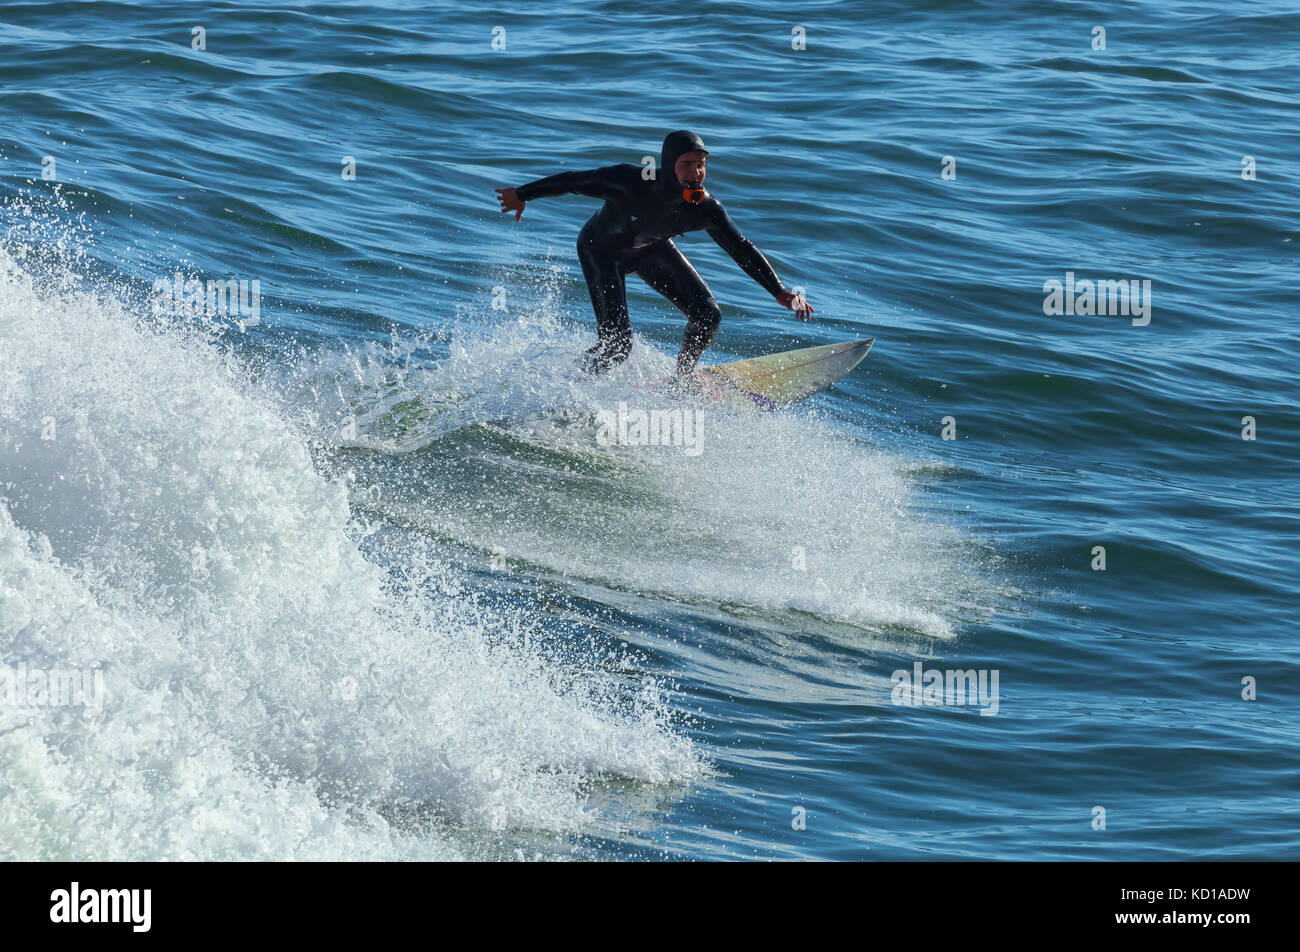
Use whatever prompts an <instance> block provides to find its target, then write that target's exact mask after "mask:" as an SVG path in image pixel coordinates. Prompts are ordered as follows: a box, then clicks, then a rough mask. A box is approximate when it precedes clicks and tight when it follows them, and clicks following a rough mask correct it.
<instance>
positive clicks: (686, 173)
mask: <svg viewBox="0 0 1300 952" xmlns="http://www.w3.org/2000/svg"><path fill="white" fill-rule="evenodd" d="M708 161H709V156H708V153H706V152H700V151H698V150H696V151H695V152H683V153H682V154H681V155H680V156H679V157H678V159H677V164H676V165H674V166H673V172H675V173H676V175H677V181H678V182H679V183H681V185H682V187H683V188H699V187H700V186H701V185H703V184H704V173H705V166H706V165H707V164H708Z"/></svg>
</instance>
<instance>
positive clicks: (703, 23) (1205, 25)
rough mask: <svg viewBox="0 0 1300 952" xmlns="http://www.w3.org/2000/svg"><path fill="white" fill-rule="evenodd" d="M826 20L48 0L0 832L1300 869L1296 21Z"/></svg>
mask: <svg viewBox="0 0 1300 952" xmlns="http://www.w3.org/2000/svg"><path fill="white" fill-rule="evenodd" d="M791 11H792V8H790V7H789V6H787V5H783V4H777V3H771V2H767V0H758V2H747V3H738V2H735V3H733V2H720V3H710V4H707V5H700V4H696V3H686V2H678V0H664V2H659V3H656V4H653V5H650V6H647V5H645V4H639V3H631V2H627V0H608V2H597V3H568V2H534V3H528V4H522V3H521V4H512V5H508V6H501V5H498V6H493V7H484V8H476V7H475V6H474V5H469V6H465V5H461V4H451V3H443V2H429V3H414V2H379V3H371V4H365V5H354V4H347V3H319V2H286V0H274V2H267V3H256V2H224V3H217V4H199V3H170V4H166V5H157V4H147V3H140V4H135V3H121V2H113V3H109V2H76V3H73V2H62V0H56V2H40V3H36V2H15V0H3V2H0V702H3V703H0V858H4V859H11V860H14V859H17V860H34V859H39V860H66V859H77V860H89V859H96V860H111V859H128V860H137V859H138V860H152V859H208V860H227V859H229V860H234V859H272V860H287V859H381V860H386V859H505V860H514V859H526V860H532V859H607V860H625V859H660V858H662V859H677V860H710V859H763V860H770V859H819V860H850V859H852V860H897V859H906V860H920V859H999V860H1042V859H1052V860H1056V859H1085V860H1187V859H1297V858H1300V782H1298V779H1297V778H1300V753H1298V748H1297V745H1298V744H1300V717H1298V715H1297V711H1298V709H1300V647H1297V630H1298V628H1300V610H1298V609H1300V605H1298V599H1297V581H1298V580H1300V545H1297V537H1298V536H1300V491H1298V490H1300V478H1298V477H1300V409H1298V404H1300V385H1298V384H1297V380H1296V367H1297V366H1298V365H1300V332H1298V331H1297V320H1296V302H1297V277H1296V274H1297V270H1296V255H1297V250H1298V249H1297V244H1298V243H1297V242H1295V240H1294V239H1295V237H1296V235H1297V224H1296V215H1297V209H1298V208H1300V202H1298V198H1300V165H1298V164H1297V163H1298V156H1297V148H1296V142H1297V140H1296V137H1295V133H1296V119H1297V116H1298V115H1300V111H1298V110H1297V101H1296V91H1297V89H1298V88H1300V44H1297V43H1296V42H1295V39H1296V37H1300V9H1298V8H1297V7H1296V5H1295V4H1294V3H1285V2H1275V0H1261V2H1256V3H1251V4H1246V5H1225V4H1222V3H1205V2H1183V0H1172V2H1161V3H1154V2H1126V3H1120V4H1093V3H1085V2H1063V3H1053V4H1040V3H1028V2H978V0H938V2H920V3H915V2H884V3H873V4H845V3H825V2H823V3H812V4H802V5H800V6H799V8H798V13H797V15H796V14H793V13H792V12H791ZM794 17H797V18H794ZM674 129H690V130H693V131H695V132H697V133H699V134H700V135H701V136H702V137H703V138H704V140H705V142H706V143H707V144H708V146H709V149H710V156H709V170H708V179H707V183H706V184H707V187H708V189H709V190H710V192H712V193H713V194H714V195H715V196H717V197H718V198H719V199H720V200H721V201H722V202H723V203H724V204H725V206H726V208H727V210H728V212H729V214H730V216H731V218H732V219H733V220H734V221H735V222H736V224H737V226H738V227H739V228H740V229H741V231H743V232H744V233H745V235H746V236H747V237H748V238H750V239H751V240H752V241H753V242H754V243H755V244H756V245H757V246H758V248H759V249H761V250H762V251H763V253H764V254H766V255H767V257H768V258H769V259H770V260H771V262H772V264H773V266H774V267H775V269H776V271H777V273H778V274H779V275H780V276H781V278H782V280H784V281H785V283H786V284H787V286H789V287H792V288H800V289H803V290H804V292H805V293H806V294H807V297H808V300H809V301H810V302H811V303H812V305H813V306H814V307H815V308H816V314H815V315H814V319H813V320H812V321H811V322H808V323H802V322H799V321H796V320H795V319H794V317H793V315H792V314H791V313H790V312H788V311H784V310H782V308H781V307H780V306H778V305H777V304H776V303H775V302H774V301H773V300H772V298H771V297H770V296H769V295H767V294H766V292H764V291H763V290H762V289H761V288H760V287H759V286H758V285H757V284H755V283H754V282H753V281H752V280H751V279H750V278H748V277H747V276H746V275H745V274H744V273H742V272H741V271H740V269H739V268H738V267H736V265H735V263H734V262H733V261H731V259H729V258H728V257H727V256H726V255H725V254H724V253H723V252H722V251H721V249H720V248H718V247H717V246H716V245H715V244H714V243H713V242H712V241H710V240H709V238H708V237H707V236H706V235H705V234H704V233H702V232H697V233H692V234H688V235H685V236H683V237H682V238H680V239H678V241H677V244H678V247H679V248H680V249H681V250H682V251H683V252H684V253H685V254H686V255H687V257H688V258H689V259H690V260H691V262H692V263H693V264H694V265H695V267H696V268H697V269H698V270H699V272H700V274H701V275H702V276H703V278H704V279H705V280H706V281H707V282H708V284H709V286H710V287H711V289H712V291H713V293H714V295H715V297H716V299H717V301H718V303H719V305H720V307H721V309H722V314H723V320H722V324H721V328H720V330H719V332H718V335H717V337H716V338H715V340H714V341H713V344H712V346H711V347H710V349H709V351H708V352H707V353H706V355H705V363H711V362H718V361H724V360H733V359H740V358H745V357H752V356H757V355H762V354H769V353H775V352H779V351H785V350H791V349H795V348H799V347H806V346H813V345H817V344H826V343H832V342H836V341H846V340H852V339H856V338H862V337H874V338H875V339H876V343H875V346H874V348H873V350H872V352H871V354H870V355H869V357H868V358H867V360H866V361H865V362H864V363H863V364H862V365H861V366H860V367H859V368H858V369H857V370H855V371H854V372H853V373H851V374H850V375H848V376H846V377H845V378H843V379H842V380H840V381H839V382H838V383H837V384H836V385H835V386H834V387H832V388H831V389H829V390H827V391H825V392H823V393H820V394H818V395H816V396H815V397H813V398H812V399H810V400H808V401H806V402H805V403H802V404H800V405H798V406H796V407H793V408H791V409H789V410H785V411H781V412H778V413H772V414H758V413H741V412H731V411H718V410H715V409H710V408H705V410H703V411H701V416H700V419H702V420H703V424H702V426H703V429H702V430H701V432H700V434H699V443H698V446H697V449H698V452H694V453H692V452H686V451H685V450H684V447H682V446H680V445H673V444H670V445H651V444H639V445H633V444H632V443H630V442H622V443H618V444H616V445H607V443H608V441H601V440H598V439H597V438H596V437H597V434H598V426H597V423H596V420H597V418H598V415H599V414H601V413H602V412H617V411H618V410H619V408H620V404H628V403H629V402H631V405H632V406H633V407H636V406H639V405H640V404H637V403H636V401H638V400H641V401H642V402H644V401H645V400H646V399H647V398H646V396H645V391H643V390H640V389H638V388H636V387H635V386H634V384H635V383H636V382H637V381H640V380H643V379H645V378H651V377H662V376H664V375H666V374H668V373H670V372H671V368H672V366H673V359H674V355H675V353H676V349H677V346H678V343H679V341H680V339H681V334H682V330H683V326H684V322H683V318H682V316H681V314H680V313H678V312H677V311H676V310H675V309H674V308H673V306H672V305H671V304H669V303H668V302H667V301H666V300H664V299H663V298H661V297H659V296H658V295H656V294H655V293H654V292H653V291H651V290H650V289H649V288H648V287H646V286H645V285H644V284H643V283H641V282H640V281H639V280H638V279H636V278H629V280H628V294H629V306H630V311H631V316H632V323H633V328H634V330H635V333H636V343H635V346H634V349H633V352H632V355H631V357H630V359H629V360H628V361H627V363H625V364H624V365H622V366H620V367H619V368H618V369H617V370H616V371H614V372H613V373H611V374H609V375H607V376H605V377H601V378H589V377H586V376H585V375H583V374H581V373H580V372H579V371H578V370H577V368H576V361H577V358H578V356H579V355H580V353H581V351H583V350H584V349H585V348H587V347H589V346H591V345H592V344H593V343H594V341H595V328H594V322H593V318H592V309H591V302H590V300H589V297H588V292H587V289H586V286H585V284H584V282H583V279H582V272H581V270H580V268H579V266H578V261H577V256H576V250H575V243H576V237H577V232H578V229H579V228H580V227H581V225H582V224H583V222H584V221H585V220H586V219H587V218H588V217H590V216H591V214H592V213H593V212H595V211H596V208H597V207H598V203H597V202H595V201H593V200H592V199H589V198H585V197H582V196H576V195H571V196H565V197H561V198H551V199H539V200H535V201H532V202H529V203H528V207H527V208H526V210H525V212H524V215H523V218H522V220H521V221H520V222H518V223H516V222H515V221H514V220H513V216H505V215H502V214H501V212H500V210H499V209H498V207H497V201H496V197H495V194H494V191H493V190H494V188H498V187H507V186H518V185H522V184H524V183H526V182H529V181H532V180H534V179H537V178H541V177H542V176H545V175H549V174H553V173H555V172H559V171H565V170H580V169H591V168H597V167H600V166H606V165H611V164H614V163H619V162H630V163H634V164H641V163H642V162H643V158H644V157H645V156H652V157H654V156H658V154H659V145H660V142H661V141H662V139H663V137H664V135H665V134H666V133H668V132H669V131H672V130H674ZM195 282H197V285H196V284H195ZM217 282H220V283H221V289H220V290H221V295H220V296H218V295H215V294H214V296H213V297H212V298H211V301H212V302H213V303H212V306H208V299H207V298H206V297H203V296H202V295H205V294H206V292H207V290H208V288H209V286H210V283H217ZM195 286H197V287H198V288H199V289H200V291H201V292H202V295H201V296H200V297H195V296H194V295H193V294H190V293H189V292H188V291H187V289H189V288H193V287H195ZM196 300H199V301H201V302H202V304H201V306H198V307H195V306H192V305H193V304H194V302H195V301H196ZM1058 305H1059V306H1058ZM1121 305H1122V308H1121ZM58 678H64V679H65V680H66V679H71V680H69V681H67V683H68V684H72V685H73V686H75V687H78V688H79V689H80V690H79V691H76V692H71V693H70V692H69V691H68V690H64V691H63V692H62V693H60V694H56V693H55V692H54V691H53V690H52V688H53V686H54V684H55V681H56V680H57V679H58ZM65 687H66V684H65ZM968 687H969V688H970V691H969V692H968V691H967V690H966V688H968Z"/></svg>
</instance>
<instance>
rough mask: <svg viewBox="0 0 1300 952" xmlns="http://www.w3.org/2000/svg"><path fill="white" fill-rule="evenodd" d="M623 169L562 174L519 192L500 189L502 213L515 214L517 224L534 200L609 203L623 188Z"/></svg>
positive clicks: (617, 167) (540, 180)
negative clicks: (556, 198) (567, 198)
mask: <svg viewBox="0 0 1300 952" xmlns="http://www.w3.org/2000/svg"><path fill="white" fill-rule="evenodd" d="M622 170H623V167H622V166H618V165H607V166H605V167H604V168H600V169H588V170H587V171H585V172H560V173H559V174H558V175H548V176H547V177H546V178H541V179H538V180H537V181H535V182H529V183H528V184H527V185H520V186H519V187H518V188H499V189H497V190H496V193H497V198H498V199H499V200H500V202H501V210H502V211H503V212H506V213H510V212H514V213H515V221H519V219H520V218H521V217H522V216H523V214H524V205H526V204H527V203H528V202H531V201H532V200H533V199H534V198H551V197H552V196H555V195H586V196H587V197H588V198H599V199H603V200H605V201H608V200H609V199H611V198H614V197H616V195H618V193H619V191H620V189H621V186H622V177H621V176H620V172H622Z"/></svg>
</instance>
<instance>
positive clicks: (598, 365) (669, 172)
mask: <svg viewBox="0 0 1300 952" xmlns="http://www.w3.org/2000/svg"><path fill="white" fill-rule="evenodd" d="M695 150H699V151H701V152H707V150H706V149H705V148H704V143H703V142H702V141H700V138H699V136H697V135H695V134H694V133H691V132H685V131H680V132H673V133H670V134H669V135H668V137H667V138H666V139H664V144H663V150H662V152H661V154H660V159H661V161H660V166H659V169H658V171H657V173H656V178H655V179H650V180H647V179H645V178H643V177H642V174H641V167H640V166H638V165H610V166H606V167H605V168H600V169H592V170H591V171H588V172H561V173H560V174H559V175H552V176H549V177H547V178H544V179H539V180H537V181H536V182H529V183H528V184H527V185H523V186H521V187H519V188H517V189H515V194H517V195H518V196H519V199H520V200H521V201H525V202H528V201H532V200H533V199H535V198H547V197H549V196H552V195H564V194H568V193H573V194H577V195H587V196H589V197H591V198H599V199H603V200H604V202H605V204H604V205H602V206H601V208H600V210H599V211H597V212H596V214H594V215H592V216H591V219H590V220H589V221H588V222H587V223H586V224H585V225H584V226H583V227H582V231H581V232H580V233H579V234H578V260H579V261H580V262H582V273H583V275H584V276H585V277H586V279H587V287H588V289H589V290H590V291H591V304H592V307H593V308H595V311H596V331H597V333H598V335H599V337H600V342H599V343H598V344H597V345H596V346H595V347H593V348H592V349H591V350H589V351H588V352H587V353H588V355H589V356H588V361H587V366H588V368H589V369H591V370H593V371H599V370H603V369H605V368H606V367H609V366H612V365H613V364H617V363H619V362H621V361H623V360H624V359H626V358H627V355H628V352H629V351H630V350H631V349H632V323H631V321H630V320H629V318H628V313H627V291H626V288H625V286H624V278H625V277H626V276H627V275H629V274H639V275H640V276H641V278H642V280H644V281H645V282H646V284H648V285H650V287H652V288H654V289H655V290H656V291H658V292H659V293H660V294H662V295H663V296H664V297H666V298H667V299H668V300H669V301H671V302H672V303H673V304H674V305H676V306H677V307H678V308H679V309H680V310H681V311H682V313H683V314H685V315H686V333H685V334H684V335H683V336H682V349H681V352H680V353H679V354H678V357H677V369H678V372H679V373H680V372H684V371H687V370H690V369H691V368H693V367H694V366H695V362H696V361H697V360H699V358H700V354H702V353H703V352H704V348H706V347H708V346H709V341H711V340H713V335H714V334H715V333H716V332H717V330H718V324H719V322H720V321H721V320H722V313H721V311H719V310H718V303H717V302H716V301H715V300H714V299H713V293H712V292H711V291H710V290H709V287H708V285H706V284H705V283H704V280H703V279H702V278H701V277H700V276H699V274H698V273H697V272H696V270H695V269H694V268H693V267H691V263H690V262H689V261H687V260H686V258H685V256H683V255H682V253H681V252H680V251H678V250H677V246H676V245H675V244H673V237H674V236H676V235H680V234H682V233H683V232H687V231H699V230H701V229H703V230H705V231H707V232H708V234H709V237H710V238H712V239H713V240H714V241H716V242H717V243H718V244H719V245H720V246H721V247H722V249H723V250H724V251H726V252H727V254H729V255H731V257H732V258H734V259H735V260H736V262H737V263H738V264H739V265H740V266H741V268H743V269H744V271H745V273H746V274H748V275H749V276H750V277H751V278H753V279H754V280H755V281H757V282H758V283H759V284H761V285H762V286H763V288H764V289H765V290H767V292H768V293H769V294H772V295H773V296H775V295H776V294H778V293H780V292H781V291H784V290H785V286H784V285H782V283H781V279H780V278H778V277H777V276H776V272H775V271H773V270H772V266H771V265H770V264H769V263H768V261H767V259H766V258H764V257H763V255H762V254H761V253H760V252H759V250H758V249H757V248H755V247H754V245H753V244H752V243H751V242H750V241H749V239H747V238H746V237H745V236H744V235H742V234H741V233H740V232H739V231H738V230H737V228H736V226H735V225H733V224H732V222H731V219H730V218H729V217H728V216H727V212H726V210H725V209H724V208H723V207H722V203H721V202H719V201H718V200H717V199H716V198H714V197H713V196H712V195H708V194H706V195H705V197H704V200H703V201H702V202H700V203H699V204H695V205H692V204H688V203H687V202H686V200H685V199H684V198H683V197H682V185H681V184H680V183H679V182H678V181H677V174H676V172H675V171H674V168H675V166H676V164H677V159H678V158H680V157H681V156H682V155H683V154H684V153H686V152H691V151H695Z"/></svg>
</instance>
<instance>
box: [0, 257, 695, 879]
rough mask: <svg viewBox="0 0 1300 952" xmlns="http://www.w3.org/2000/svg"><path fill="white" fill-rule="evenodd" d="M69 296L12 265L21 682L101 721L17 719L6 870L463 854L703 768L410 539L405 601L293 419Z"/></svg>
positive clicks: (7, 534)
mask: <svg viewBox="0 0 1300 952" xmlns="http://www.w3.org/2000/svg"><path fill="white" fill-rule="evenodd" d="M65 276H66V277H70V275H65ZM72 283H75V282H65V284H66V286H64V287H60V288H49V287H46V286H44V285H43V284H41V283H40V282H36V283H34V282H33V278H32V274H31V273H30V271H29V270H27V269H25V266H23V265H22V264H20V263H19V262H17V261H16V260H15V259H14V257H13V256H12V255H10V254H9V253H7V252H4V251H0V664H8V665H10V666H11V667H12V666H14V665H16V664H18V663H27V664H28V665H31V666H34V667H35V666H40V667H45V668H56V667H64V668H77V669H87V668H96V669H99V670H102V671H103V672H104V683H105V691H106V695H107V699H106V702H105V704H104V709H103V711H102V713H100V714H98V715H97V716H87V713H86V712H85V711H84V710H81V709H78V708H69V707H48V706H47V707H16V706H7V707H3V708H0V858H9V859H54V858H60V859H74V858H76V859H159V858H182V857H184V858H198V859H203V858H269V859H283V858H298V859H323V858H350V859H357V858H373V859H380V858H418V857H425V858H441V857H455V856H459V855H464V854H466V853H473V852H474V850H475V848H476V844H477V843H478V842H479V841H480V839H482V838H483V837H481V836H480V835H479V834H480V832H482V833H484V834H486V838H488V839H490V838H491V833H490V831H492V830H496V829H501V828H510V829H517V828H527V829H536V830H541V831H572V830H580V829H582V828H583V827H584V824H586V823H587V822H588V821H589V820H590V818H591V817H590V808H589V806H588V804H587V799H586V792H587V790H588V789H589V787H590V783H591V781H592V779H593V778H594V777H597V776H600V775H606V774H608V775H614V776H618V777H626V778H631V779H633V780H636V781H644V782H649V783H659V782H664V781H674V780H683V779H690V778H692V777H695V776H697V775H699V774H700V772H701V771H702V770H703V769H704V768H703V767H702V760H701V758H700V756H699V754H698V753H697V752H696V751H695V750H693V749H692V747H691V745H690V743H689V742H688V741H686V740H685V739H683V738H682V737H681V736H680V735H678V734H677V733H675V732H674V731H673V730H672V729H671V728H670V727H669V726H668V725H667V723H666V714H665V712H664V711H663V709H662V708H661V707H660V706H659V705H657V704H654V703H648V704H637V705H631V704H627V703H625V702H624V701H623V700H621V698H622V697H623V693H622V692H621V691H616V690H613V689H610V688H607V687H606V686H604V683H603V682H601V681H598V680H595V679H588V678H580V677H576V676H574V675H572V674H564V675H562V674H561V673H560V672H559V670H558V668H557V667H556V666H554V665H552V664H549V663H548V662H547V661H546V660H545V659H544V658H542V657H541V656H540V655H538V654H536V653H533V652H530V651H527V650H524V649H523V648H521V647H517V645H518V643H519V642H520V641H521V640H522V639H521V638H519V637H518V635H519V633H520V632H521V631H523V630H524V629H527V628H529V626H535V625H536V624H538V623H539V622H538V621H537V620H536V619H532V618H529V617H527V616H521V615H510V614H504V613H503V612H502V611H501V610H495V611H494V610H492V609H489V608H487V607H485V606H483V605H482V604H480V603H479V601H478V600H477V599H476V598H475V597H474V596H473V594H472V593H471V592H467V591H466V590H465V588H464V587H463V585H462V583H461V581H460V580H458V578H457V576H456V575H455V574H454V572H453V571H452V570H451V569H450V568H449V567H447V566H445V565H442V564H440V563H439V562H437V560H436V559H433V558H432V557H429V556H428V555H427V554H426V553H424V552H422V551H421V550H420V549H419V548H418V546H414V543H412V546H414V547H413V548H411V549H410V550H409V551H403V552H402V553H400V558H401V560H402V562H403V581H402V583H401V584H398V583H396V582H394V581H393V579H392V578H391V577H390V576H389V575H388V574H387V573H386V572H385V570H384V568H383V567H381V566H380V565H377V564H374V563H373V562H372V561H368V560H367V558H366V557H365V556H364V555H363V554H362V550H361V548H359V546H358V541H357V540H358V536H359V532H358V530H357V527H356V524H355V523H354V522H352V520H351V513H350V511H349V505H348V499H347V493H346V491H345V489H344V487H343V486H342V485H340V484H337V483H334V482H331V481H330V480H328V479H326V478H325V477H323V476H322V475H321V474H319V473H318V472H317V471H316V469H314V467H313V462H312V458H311V454H310V452H309V450H308V446H307V443H306V440H305V438H304V435H303V433H302V432H300V431H299V430H298V429H297V428H296V427H295V426H294V425H293V424H291V423H290V422H288V420H287V414H286V411H285V410H284V409H283V408H282V406H281V405H280V402H279V401H277V400H275V399H272V398H270V397H269V396H267V395H266V394H263V393H260V392H258V391H257V390H256V389H255V388H254V387H253V386H252V385H251V384H250V383H249V381H248V380H247V378H246V376H245V375H244V374H243V373H242V372H241V370H240V368H239V366H238V365H237V364H236V362H235V361H234V360H232V359H231V358H230V357H229V356H228V355H225V354H223V353H222V352H221V351H219V350H218V349H217V348H216V347H214V346H213V345H212V344H211V343H210V342H207V341H205V340H202V339H201V338H200V336H199V335H197V334H196V333H194V332H193V331H192V330H190V329H187V328H186V327H185V326H184V325H182V324H178V325H175V326H160V325H159V324H158V323H157V322H155V321H154V320H151V319H149V318H147V317H141V316H138V315H139V314H141V313H142V311H139V310H134V309H132V308H131V307H129V306H127V305H126V304H124V303H123V302H122V301H120V300H119V299H118V297H117V296H116V295H114V294H113V293H110V292H108V291H105V290H103V289H102V288H99V289H95V288H92V289H91V290H85V291H83V290H76V289H75V288H74V287H72V286H71V284H72ZM372 541H373V540H372ZM413 817H414V818H416V819H412V818H413Z"/></svg>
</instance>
